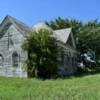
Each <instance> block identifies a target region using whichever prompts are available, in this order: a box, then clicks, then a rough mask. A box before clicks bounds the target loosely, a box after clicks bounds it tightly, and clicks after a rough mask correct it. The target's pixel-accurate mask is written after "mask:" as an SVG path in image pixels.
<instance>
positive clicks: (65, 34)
mask: <svg viewBox="0 0 100 100" xmlns="http://www.w3.org/2000/svg"><path fill="white" fill-rule="evenodd" d="M70 33H71V28H66V29H60V30H55V31H53V34H54V37H55V38H56V39H57V40H59V41H61V42H63V43H66V42H67V40H68V38H69V35H70Z"/></svg>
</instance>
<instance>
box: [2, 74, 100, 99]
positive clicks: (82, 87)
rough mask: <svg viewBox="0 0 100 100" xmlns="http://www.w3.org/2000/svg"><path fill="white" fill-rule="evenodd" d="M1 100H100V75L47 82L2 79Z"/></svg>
mask: <svg viewBox="0 0 100 100" xmlns="http://www.w3.org/2000/svg"><path fill="white" fill-rule="evenodd" d="M0 100H100V74H98V75H89V76H85V77H80V78H75V77H74V78H69V79H56V80H45V81H43V80H38V79H24V78H4V77H0Z"/></svg>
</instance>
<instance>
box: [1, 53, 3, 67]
mask: <svg viewBox="0 0 100 100" xmlns="http://www.w3.org/2000/svg"><path fill="white" fill-rule="evenodd" d="M2 66H3V56H2V55H1V54H0V67H2Z"/></svg>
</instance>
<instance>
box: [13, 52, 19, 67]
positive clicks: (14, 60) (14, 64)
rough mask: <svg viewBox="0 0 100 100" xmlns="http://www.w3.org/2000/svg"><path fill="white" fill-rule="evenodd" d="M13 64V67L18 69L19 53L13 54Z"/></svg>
mask: <svg viewBox="0 0 100 100" xmlns="http://www.w3.org/2000/svg"><path fill="white" fill-rule="evenodd" d="M12 64H13V67H18V64H19V58H18V53H17V52H14V53H13V54H12Z"/></svg>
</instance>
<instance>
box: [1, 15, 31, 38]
mask: <svg viewBox="0 0 100 100" xmlns="http://www.w3.org/2000/svg"><path fill="white" fill-rule="evenodd" d="M8 24H9V25H8ZM11 24H13V25H14V26H15V27H16V29H17V30H19V31H20V32H21V33H22V34H23V36H27V34H29V33H31V32H32V29H31V28H30V27H28V26H27V25H26V24H24V23H23V22H21V21H19V20H17V19H15V18H13V17H11V16H9V15H7V16H6V17H5V18H4V20H3V21H2V23H1V25H0V38H1V37H2V36H3V35H4V34H5V32H6V31H7V30H8V28H9V27H10V25H11ZM6 26H7V27H6Z"/></svg>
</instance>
